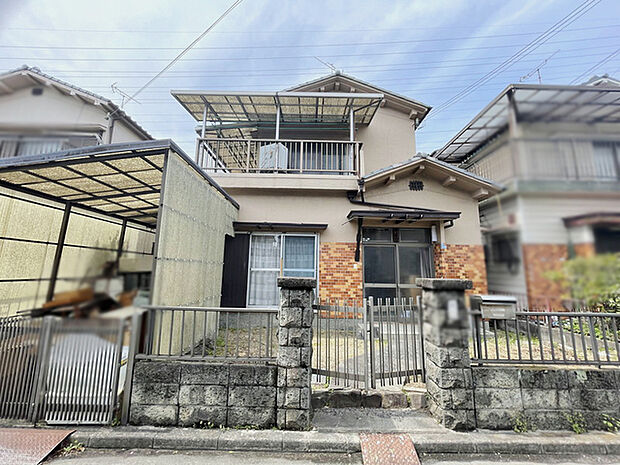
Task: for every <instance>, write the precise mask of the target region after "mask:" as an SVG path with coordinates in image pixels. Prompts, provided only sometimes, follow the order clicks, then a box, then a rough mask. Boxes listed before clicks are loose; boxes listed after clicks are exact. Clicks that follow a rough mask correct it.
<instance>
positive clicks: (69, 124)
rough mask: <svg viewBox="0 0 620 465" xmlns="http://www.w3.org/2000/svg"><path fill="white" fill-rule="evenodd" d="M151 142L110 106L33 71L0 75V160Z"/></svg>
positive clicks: (25, 67) (88, 93) (36, 69)
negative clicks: (107, 145)
mask: <svg viewBox="0 0 620 465" xmlns="http://www.w3.org/2000/svg"><path fill="white" fill-rule="evenodd" d="M151 139H153V138H152V137H151V135H150V134H149V133H148V132H146V131H145V130H144V129H143V128H142V127H140V125H138V124H137V123H136V122H135V121H134V120H132V119H131V118H130V117H129V116H127V114H126V113H125V112H124V111H123V110H121V109H120V108H119V107H118V106H117V105H115V104H114V103H113V102H112V101H110V100H108V99H107V98H105V97H102V96H100V95H97V94H94V93H92V92H89V91H87V90H84V89H81V88H79V87H76V86H74V85H72V84H69V83H66V82H63V81H61V80H59V79H56V78H54V77H52V76H49V75H47V74H45V73H42V72H41V71H40V70H39V69H38V68H33V67H29V66H23V67H21V68H18V69H16V70H13V71H9V72H7V73H4V74H0V158H9V157H14V156H20V155H35V154H38V153H48V152H55V151H58V150H68V149H72V148H78V147H85V146H91V145H100V144H109V143H116V142H136V141H142V140H151Z"/></svg>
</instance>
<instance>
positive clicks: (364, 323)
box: [312, 298, 424, 388]
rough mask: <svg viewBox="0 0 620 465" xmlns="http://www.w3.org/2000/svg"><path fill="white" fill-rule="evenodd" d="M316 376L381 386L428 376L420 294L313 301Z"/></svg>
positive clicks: (344, 383) (326, 381) (324, 380)
mask: <svg viewBox="0 0 620 465" xmlns="http://www.w3.org/2000/svg"><path fill="white" fill-rule="evenodd" d="M313 329H314V333H313V343H312V345H313V356H312V375H313V382H314V383H317V384H326V385H331V386H347V387H354V388H361V387H365V388H376V387H377V384H379V385H381V386H385V385H404V384H408V383H411V382H420V381H424V340H423V337H422V312H421V310H420V305H419V298H418V299H417V300H415V301H414V300H413V298H410V299H378V300H377V301H374V300H373V299H372V298H369V299H366V300H364V301H363V302H362V303H361V305H358V304H357V303H351V304H342V303H340V302H339V301H338V300H330V299H327V300H325V301H322V302H320V303H319V304H318V305H315V306H314V327H313Z"/></svg>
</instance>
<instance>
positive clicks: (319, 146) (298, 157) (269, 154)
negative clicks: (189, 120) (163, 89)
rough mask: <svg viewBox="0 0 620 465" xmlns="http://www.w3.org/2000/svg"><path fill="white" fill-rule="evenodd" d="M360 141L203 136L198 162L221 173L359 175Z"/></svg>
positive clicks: (197, 154)
mask: <svg viewBox="0 0 620 465" xmlns="http://www.w3.org/2000/svg"><path fill="white" fill-rule="evenodd" d="M360 147H361V142H359V141H354V142H351V141H337V140H300V139H243V138H238V139H237V138H199V139H198V141H197V150H196V163H197V164H198V165H199V166H200V167H201V168H203V169H204V170H206V171H210V172H220V173H296V174H304V173H306V174H328V175H329V174H331V175H357V174H358V173H359V172H360V167H359V163H360Z"/></svg>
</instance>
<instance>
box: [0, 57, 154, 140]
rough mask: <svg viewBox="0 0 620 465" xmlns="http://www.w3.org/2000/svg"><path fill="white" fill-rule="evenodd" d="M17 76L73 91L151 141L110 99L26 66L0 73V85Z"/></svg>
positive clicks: (147, 134) (140, 127) (138, 125)
mask: <svg viewBox="0 0 620 465" xmlns="http://www.w3.org/2000/svg"><path fill="white" fill-rule="evenodd" d="M19 75H26V76H29V77H30V78H31V79H32V80H33V81H34V82H37V83H39V84H42V83H44V82H49V83H50V84H52V85H54V84H55V85H57V88H58V89H59V90H60V89H63V90H69V91H73V92H75V93H76V94H79V96H80V97H81V98H82V99H83V100H84V101H86V102H88V103H91V104H93V105H104V106H105V107H107V109H108V110H109V111H110V112H111V113H114V114H115V115H118V119H120V120H122V121H124V122H125V123H126V124H127V125H128V126H130V127H131V128H132V129H133V130H134V131H135V132H136V133H138V134H140V135H141V136H142V137H144V138H145V139H147V140H152V139H153V136H151V135H150V134H149V133H148V131H147V130H146V129H144V128H143V127H142V126H140V124H138V123H137V122H136V121H135V120H134V119H133V118H131V117H130V116H129V115H128V114H127V113H125V112H124V111H123V110H122V109H121V108H120V107H119V106H118V105H116V104H115V103H114V102H112V101H111V100H110V99H108V98H106V97H103V96H101V95H98V94H95V93H94V92H91V91H89V90H86V89H82V88H81V87H78V86H76V85H74V84H71V83H68V82H66V81H63V80H61V79H58V78H56V77H54V76H51V75H49V74H46V73H44V72H42V71H41V70H40V69H39V68H36V67H33V66H28V65H23V66H21V67H19V68H17V69H13V70H10V71H7V72H5V73H0V83H2V81H4V80H7V79H9V78H12V77H15V76H19ZM2 93H3V92H2V86H0V95H2ZM4 93H6V92H4Z"/></svg>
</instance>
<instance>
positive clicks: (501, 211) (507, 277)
mask: <svg viewBox="0 0 620 465" xmlns="http://www.w3.org/2000/svg"><path fill="white" fill-rule="evenodd" d="M601 79H603V81H604V82H603V81H602V80H601ZM612 81H615V80H613V79H612V78H609V77H604V78H596V79H593V80H591V81H588V82H589V84H590V85H581V86H560V85H529V84H527V85H526V84H513V85H510V86H508V87H507V88H506V89H505V90H504V91H502V92H501V93H500V94H499V95H498V96H497V97H496V98H495V99H493V101H491V103H489V104H488V105H487V106H486V107H485V108H484V109H483V110H482V111H481V112H480V113H479V114H478V115H477V116H476V117H475V118H474V119H473V120H472V121H471V122H470V123H469V124H468V125H467V126H465V128H463V129H462V130H461V131H460V132H459V133H458V134H457V135H456V136H455V137H454V138H452V140H450V142H448V143H447V144H446V145H445V146H444V147H443V148H441V149H440V150H438V151H436V152H435V153H434V154H433V156H435V157H436V158H437V159H439V160H443V161H447V162H449V163H452V164H454V166H458V167H460V168H463V169H466V170H468V171H470V172H472V173H474V174H476V175H478V176H484V177H485V178H488V179H492V180H493V181H495V182H499V183H502V184H503V185H505V186H506V187H507V189H506V190H505V191H504V192H502V193H501V194H499V195H497V196H495V197H494V198H492V199H488V200H484V201H483V202H482V203H481V205H480V224H481V226H482V230H483V233H484V237H485V244H486V252H487V254H486V259H487V275H488V288H489V291H490V292H492V293H500V294H513V295H516V296H517V297H518V298H519V300H520V303H521V305H522V306H528V305H529V307H531V308H561V307H562V305H563V303H562V299H561V295H562V292H563V290H562V289H560V288H559V287H558V286H557V285H556V284H555V283H553V282H552V281H550V280H549V279H548V275H547V271H549V270H555V269H557V268H558V267H559V266H561V264H562V262H563V261H564V260H565V259H567V258H568V257H572V256H575V255H583V256H588V255H593V254H594V253H601V252H620V158H619V157H620V87H618V86H615V85H613V82H612ZM615 82H617V81H615Z"/></svg>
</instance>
